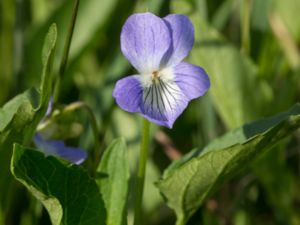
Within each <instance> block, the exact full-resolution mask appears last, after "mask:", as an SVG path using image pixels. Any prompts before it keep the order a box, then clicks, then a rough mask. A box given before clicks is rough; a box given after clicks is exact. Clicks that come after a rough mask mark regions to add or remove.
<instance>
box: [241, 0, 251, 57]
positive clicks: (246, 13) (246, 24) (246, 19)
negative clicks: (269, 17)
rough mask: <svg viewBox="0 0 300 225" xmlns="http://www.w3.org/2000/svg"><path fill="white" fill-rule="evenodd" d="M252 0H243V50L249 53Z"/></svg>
mask: <svg viewBox="0 0 300 225" xmlns="http://www.w3.org/2000/svg"><path fill="white" fill-rule="evenodd" d="M251 5H252V0H242V5H241V36H242V49H241V50H242V52H243V53H245V54H247V55H249V53H250V46H251V43H250V13H251Z"/></svg>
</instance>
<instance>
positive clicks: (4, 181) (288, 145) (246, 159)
mask: <svg viewBox="0 0 300 225" xmlns="http://www.w3.org/2000/svg"><path fill="white" fill-rule="evenodd" d="M73 5H74V1H73V0H19V1H12V0H1V2H0V22H1V23H0V84H1V86H0V87H1V88H0V105H1V107H2V108H1V109H0V119H1V120H0V224H1V225H2V224H3V225H31V224H34V225H35V224H40V225H47V224H51V222H50V221H52V223H53V224H56V225H59V224H66V225H69V224H95V225H97V224H108V225H119V224H120V225H121V224H124V223H125V224H126V222H124V221H127V219H128V223H129V224H131V223H132V213H133V212H132V202H133V196H134V189H133V184H134V182H135V180H134V173H135V171H136V167H137V158H138V150H139V140H140V134H141V118H140V117H139V116H138V115H134V114H129V113H126V112H124V111H122V110H121V109H119V108H118V107H117V106H116V104H115V102H114V100H113V98H112V90H113V87H114V84H115V82H116V81H117V80H118V79H119V78H121V77H123V76H126V75H131V74H134V73H135V71H134V70H133V69H132V68H131V66H130V65H129V63H128V62H127V61H126V59H125V57H124V56H123V55H122V54H121V51H120V46H119V37H120V30H121V27H122V25H123V23H124V22H125V20H126V18H127V17H128V16H129V15H131V14H132V13H134V12H146V11H149V12H152V13H155V14H157V15H159V16H162V17H163V16H165V15H167V14H169V13H182V14H185V15H187V16H188V17H189V18H190V19H191V21H192V22H193V24H194V28H195V35H196V41H195V45H194V48H193V50H192V51H191V53H190V55H189V57H188V58H187V59H186V60H187V61H188V62H190V63H194V64H196V65H199V66H202V67H203V68H205V70H206V71H207V73H208V74H209V76H210V79H211V85H212V86H211V89H210V90H209V92H208V94H207V95H205V96H204V97H203V98H200V99H197V100H194V101H192V102H191V103H190V105H189V107H188V109H187V110H186V111H185V112H184V113H183V114H182V115H181V117H180V118H179V119H178V120H177V122H176V123H175V125H174V129H172V130H168V129H165V128H162V127H156V126H153V127H152V136H153V137H154V141H153V142H152V146H151V153H150V158H149V160H148V165H147V180H146V185H145V195H144V206H143V218H144V219H143V222H142V223H143V224H141V225H169V224H175V223H176V224H177V225H180V224H188V225H200V224H201V225H216V224H222V225H223V224H224V225H227V224H234V225H250V224H255V225H273V224H276V225H277V224H278V225H290V224H291V225H299V224H300V191H299V190H300V179H299V176H300V147H299V146H300V139H299V138H300V136H299V135H300V134H299V131H297V128H298V127H299V125H300V122H299V115H300V107H299V105H298V104H296V103H297V102H299V93H300V92H299V91H300V86H299V85H300V82H299V81H300V77H299V76H300V70H299V69H300V51H299V46H300V45H299V43H300V17H299V10H300V1H299V0H140V1H138V0H135V1H134V0H82V1H81V2H80V6H79V12H78V18H77V22H76V26H75V31H74V35H73V40H72V44H71V50H70V55H69V62H68V66H67V69H66V73H65V74H64V77H63V79H62V82H61V90H62V91H61V93H60V95H59V98H58V99H59V102H60V103H61V104H65V105H67V104H70V103H72V102H74V101H78V100H81V101H84V102H86V103H87V104H88V105H89V106H91V107H92V110H93V111H94V113H95V115H96V119H97V123H98V127H99V129H100V134H99V139H100V140H101V143H100V144H101V146H102V148H103V149H106V150H105V153H104V155H103V158H102V159H103V160H102V161H101V163H100V165H99V167H98V170H97V172H98V173H99V174H98V176H99V177H96V179H92V178H90V176H89V175H88V172H87V171H88V169H89V165H88V163H87V164H84V165H83V166H82V167H77V166H70V165H69V164H67V163H66V162H62V161H59V160H58V159H56V158H54V157H49V158H45V157H44V156H43V155H42V154H41V153H39V152H36V151H33V150H32V148H33V147H34V146H33V145H32V143H31V137H32V134H33V132H34V130H35V129H36V127H37V125H38V123H39V122H40V120H41V119H42V117H43V115H44V113H45V110H46V106H47V103H48V101H49V97H50V94H51V93H50V89H51V87H52V86H53V84H52V81H53V79H54V78H55V77H56V75H57V74H58V70H59V63H60V60H61V58H62V54H63V47H64V41H65V39H66V36H67V33H68V27H69V24H70V20H71V14H72V10H73ZM248 14H249V17H248V16H247V15H248ZM53 23H56V26H57V27H55V28H54V25H52V26H51V24H53ZM50 26H51V28H50V30H49V27H50ZM48 30H49V32H48ZM56 31H57V34H56ZM47 33H48V36H47V38H46V42H45V45H44V50H43V44H44V40H45V36H46V35H47ZM42 52H43V57H42V59H43V60H42V59H41V56H42ZM52 64H53V67H52ZM40 83H41V85H40ZM32 87H35V88H39V91H36V90H35V89H32ZM21 93H23V94H21ZM16 95H18V96H17V97H15V98H14V99H13V100H11V101H10V102H9V103H6V102H8V101H9V100H10V99H12V98H13V97H14V96H16ZM60 107H61V106H60ZM282 112H285V113H282ZM274 115H277V116H274ZM66 117H68V118H69V120H71V121H74V120H75V121H76V123H77V124H80V127H81V128H82V130H80V129H79V128H78V127H77V130H76V129H75V131H73V130H72V129H71V128H70V127H72V126H71V125H70V124H69V123H68V122H69V120H66V119H65V118H66ZM266 117H268V119H263V120H259V119H262V118H266ZM70 118H71V119H70ZM53 121H54V122H53V124H58V126H59V127H60V129H61V130H60V132H57V133H56V134H54V135H56V136H57V137H58V138H63V139H67V142H68V144H71V145H77V146H80V147H82V148H84V149H86V150H87V151H89V152H92V149H93V145H94V140H93V134H92V129H91V127H90V124H89V121H88V118H87V116H86V114H84V113H83V112H74V113H73V114H72V116H70V115H67V116H65V115H64V117H62V118H61V119H59V118H58V119H57V118H56V119H55V120H54V119H53ZM253 121H257V122H253ZM249 123H250V124H249ZM66 130H67V131H66ZM70 130H72V132H71V131H70ZM73 133H74V135H73ZM78 134H79V135H78ZM224 134H225V135H224ZM66 135H69V136H68V137H65V136H66ZM223 135H224V136H223ZM73 136H75V137H76V138H74V137H73ZM119 137H123V138H124V139H117V140H114V139H116V138H119ZM113 140H114V141H113ZM124 140H126V143H127V147H126V144H125V141H124ZM15 142H17V143H18V144H17V145H14V147H13V144H14V143H15ZM22 145H24V146H26V147H22ZM13 149H14V150H13ZM183 155H184V157H183V158H181V159H179V158H180V157H181V156H183ZM12 156H13V158H12ZM11 158H12V164H11V172H12V173H13V175H14V177H15V178H16V179H15V178H14V177H13V175H12V173H11V172H10V160H11ZM176 159H179V160H178V161H175V160H176ZM116 162H118V163H116ZM170 164H171V166H169V165H170ZM39 168H40V170H39ZM166 169H167V170H166ZM51 171H52V172H51ZM55 174H57V175H55ZM62 174H69V175H65V176H69V178H70V177H71V179H67V181H68V182H67V181H66V183H67V184H66V185H65V186H63V188H61V189H60V187H61V186H60V185H61V183H62V182H64V180H65V179H64V177H62ZM129 174H130V176H129ZM52 176H53V179H52ZM17 180H18V181H20V182H18V181H17ZM23 185H24V186H23ZM74 187H76V189H73V188H74ZM28 190H29V191H28ZM128 190H130V191H129V192H128ZM85 192H86V194H85ZM66 193H67V194H69V195H70V196H68V197H69V198H67V197H66V195H67V194H66ZM32 194H33V195H32ZM33 196H35V197H36V198H35V197H33ZM98 200H99V201H98ZM42 204H44V206H45V207H46V208H47V210H48V212H49V213H50V216H49V214H48V212H47V211H46V209H45V208H43V206H42ZM74 205H75V207H74ZM114 205H115V207H114ZM167 205H168V206H167ZM79 206H80V207H79ZM104 208H106V210H104ZM83 209H85V210H86V211H84V210H83ZM82 211H84V213H82ZM104 211H105V212H104ZM127 212H128V216H127V218H126V214H127ZM80 213H82V214H80ZM79 215H81V217H80V218H81V219H78V220H77V219H76V218H77V217H76V216H79ZM124 218H126V219H124ZM78 221H80V222H78Z"/></svg>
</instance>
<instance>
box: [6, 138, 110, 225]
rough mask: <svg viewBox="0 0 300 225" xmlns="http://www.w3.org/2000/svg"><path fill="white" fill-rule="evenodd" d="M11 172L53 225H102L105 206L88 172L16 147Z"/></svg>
mask: <svg viewBox="0 0 300 225" xmlns="http://www.w3.org/2000/svg"><path fill="white" fill-rule="evenodd" d="M11 172H12V173H13V175H14V176H15V178H16V179H17V180H19V181H20V182H21V183H22V184H23V185H25V186H26V187H27V188H28V190H29V191H30V192H31V193H32V194H33V195H34V196H35V197H36V198H37V199H38V200H39V201H41V202H42V204H43V205H44V206H45V208H46V209H47V210H48V213H49V215H50V218H51V221H52V224H53V225H72V224H73V225H78V224H84V225H102V224H103V225H104V224H106V223H105V216H106V215H105V209H104V203H103V200H102V197H101V194H100V192H99V189H98V187H97V184H96V182H95V181H94V180H92V179H91V178H90V177H89V175H88V174H87V172H85V171H84V170H83V169H81V168H80V167H78V166H76V165H72V166H67V165H65V164H63V163H62V162H60V161H59V160H57V159H56V158H54V157H52V156H49V157H45V156H44V155H43V154H42V153H40V152H38V151H36V150H34V149H29V148H25V147H22V146H21V145H18V144H16V145H15V146H14V152H13V157H12V162H11Z"/></svg>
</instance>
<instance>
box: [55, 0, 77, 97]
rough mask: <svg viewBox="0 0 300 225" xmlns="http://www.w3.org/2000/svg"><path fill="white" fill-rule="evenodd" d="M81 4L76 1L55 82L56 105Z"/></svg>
mask: <svg viewBox="0 0 300 225" xmlns="http://www.w3.org/2000/svg"><path fill="white" fill-rule="evenodd" d="M79 2H80V0H76V1H75V4H74V9H73V14H72V19H71V24H70V26H69V31H68V34H67V37H66V41H65V46H64V51H63V56H62V59H61V62H60V67H59V71H58V76H57V78H56V82H55V87H54V98H53V101H54V103H56V102H57V100H58V98H59V95H60V88H61V87H60V86H61V80H62V77H63V75H64V73H65V70H66V67H67V63H68V58H69V52H70V46H71V42H72V37H73V33H74V28H75V23H76V19H77V14H78V8H79Z"/></svg>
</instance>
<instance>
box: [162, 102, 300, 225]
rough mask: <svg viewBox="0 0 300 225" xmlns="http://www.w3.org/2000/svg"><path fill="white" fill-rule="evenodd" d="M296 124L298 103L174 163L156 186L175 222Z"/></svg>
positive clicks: (298, 123)
mask: <svg viewBox="0 0 300 225" xmlns="http://www.w3.org/2000/svg"><path fill="white" fill-rule="evenodd" d="M299 126H300V105H299V104H297V105H295V106H294V107H292V108H291V109H290V110H289V111H287V112H284V113H281V114H278V115H276V116H274V117H271V118H268V119H264V120H260V121H257V122H254V123H251V124H248V125H245V126H243V127H241V128H239V129H237V130H234V131H232V132H229V133H227V134H226V135H224V136H223V137H221V138H219V139H216V140H215V141H213V142H212V143H211V144H209V145H208V146H207V147H206V148H204V150H203V151H202V152H201V153H199V152H198V151H195V152H193V153H191V154H190V155H189V157H186V158H184V159H183V160H182V161H178V162H176V164H175V165H173V169H170V170H169V171H168V173H167V174H165V176H164V178H163V179H162V180H161V181H160V182H159V183H158V187H159V189H160V190H161V192H162V193H163V195H164V196H165V197H166V199H167V202H168V205H169V206H170V207H171V208H173V209H174V210H175V212H176V215H177V218H178V221H177V225H182V224H185V223H186V222H187V220H188V219H189V218H190V217H191V215H192V214H193V213H194V212H195V211H196V210H197V209H198V208H199V206H200V205H201V204H202V203H203V201H204V200H205V199H206V198H207V197H208V196H210V195H211V193H212V192H213V191H215V190H216V189H217V188H218V187H220V185H221V184H222V183H223V182H224V181H225V180H227V179H229V178H230V177H232V176H234V175H235V174H236V173H238V172H240V171H241V170H242V169H244V168H245V167H246V166H247V165H249V164H250V163H251V162H253V160H255V159H256V158H257V156H261V155H262V154H263V153H265V152H266V151H267V150H268V149H270V148H271V147H272V146H274V144H276V143H277V142H278V141H279V140H281V139H282V138H284V137H287V136H289V135H291V134H292V132H293V131H295V130H296V129H297V128H298V127H299Z"/></svg>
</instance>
